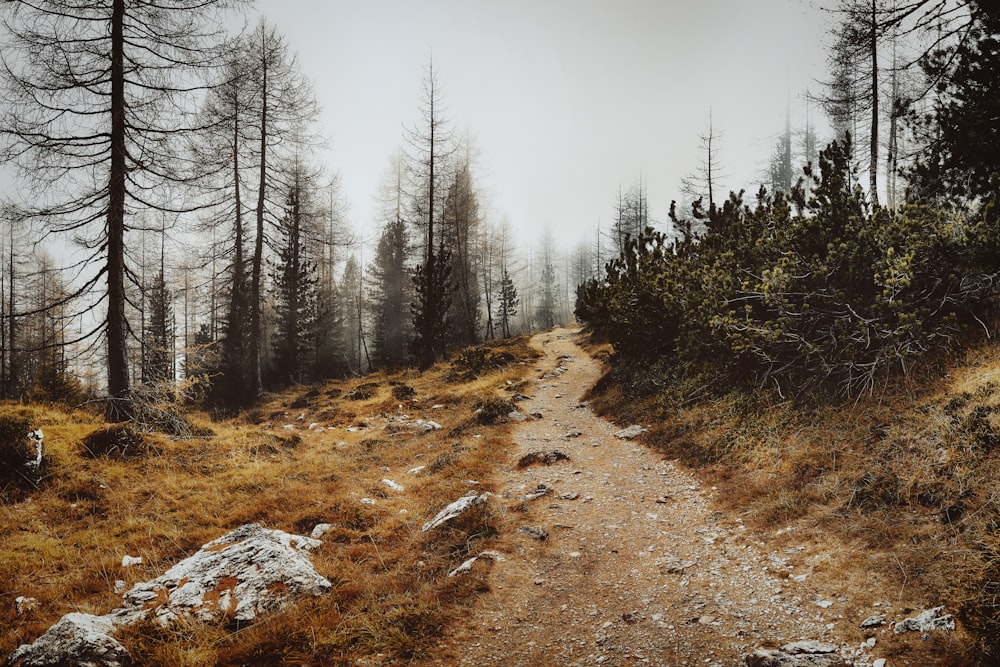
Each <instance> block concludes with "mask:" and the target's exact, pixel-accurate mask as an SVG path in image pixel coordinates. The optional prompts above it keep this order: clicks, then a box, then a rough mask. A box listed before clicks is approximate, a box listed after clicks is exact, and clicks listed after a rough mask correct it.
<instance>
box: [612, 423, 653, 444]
mask: <svg viewBox="0 0 1000 667" xmlns="http://www.w3.org/2000/svg"><path fill="white" fill-rule="evenodd" d="M645 432H646V429H645V428H643V427H642V426H639V425H638V424H632V425H631V426H629V427H627V428H623V429H622V430H620V431H618V432H617V433H615V437H616V438H619V439H620V440H631V439H632V438H635V437H637V436H639V435H641V434H643V433H645Z"/></svg>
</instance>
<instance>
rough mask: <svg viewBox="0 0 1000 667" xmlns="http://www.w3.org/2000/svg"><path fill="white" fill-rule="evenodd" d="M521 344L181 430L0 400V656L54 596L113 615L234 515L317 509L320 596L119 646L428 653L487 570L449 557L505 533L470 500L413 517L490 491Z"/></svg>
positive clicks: (341, 658)
mask: <svg viewBox="0 0 1000 667" xmlns="http://www.w3.org/2000/svg"><path fill="white" fill-rule="evenodd" d="M536 354H537V353H536V352H535V351H533V350H531V349H530V348H529V347H528V346H527V343H526V340H525V339H516V340H512V341H505V342H496V343H493V344H491V345H488V346H484V347H481V348H475V349H470V350H468V351H467V352H465V353H462V354H458V355H456V356H455V357H453V358H452V360H451V361H450V362H442V363H440V364H438V365H436V366H435V367H433V368H432V369H430V370H428V371H426V372H423V373H418V372H416V371H400V372H397V373H377V374H374V375H370V376H367V377H364V378H360V379H355V380H349V381H341V382H330V383H326V384H322V385H316V386H309V387H304V386H303V387H296V388H294V389H291V390H289V391H287V392H283V393H281V394H274V395H267V396H265V398H264V400H262V401H261V402H259V403H258V404H257V405H256V406H254V407H253V408H252V409H250V410H248V411H245V412H243V413H241V414H239V415H238V416H236V417H228V418H213V417H212V415H210V414H207V413H203V412H197V411H194V412H188V413H185V414H184V415H183V420H184V421H185V423H186V424H188V425H189V426H190V427H191V428H190V429H189V430H190V431H191V432H192V433H193V435H189V436H184V437H178V436H170V435H166V434H164V433H162V432H153V431H149V430H140V429H138V428H136V427H135V426H122V425H111V426H109V425H108V424H105V423H104V422H103V415H101V414H100V413H99V412H98V411H90V410H88V409H86V408H78V409H75V410H74V409H68V408H64V407H59V406H55V405H41V404H12V403H8V404H5V405H3V406H2V407H0V427H2V430H3V432H2V433H0V437H2V445H3V461H2V463H3V467H2V469H0V472H2V474H3V484H2V487H0V493H2V498H0V525H2V526H3V530H2V533H0V582H2V583H0V627H2V628H3V629H4V630H3V632H2V633H0V655H4V656H6V655H8V654H10V652H11V651H13V650H14V649H15V648H17V647H18V646H19V645H21V644H24V643H30V642H32V641H34V640H35V639H36V638H37V637H38V636H40V635H41V634H42V633H43V632H45V630H46V629H47V628H48V627H49V626H51V625H52V624H53V623H55V622H56V621H57V620H58V619H59V618H60V617H61V616H63V615H64V614H66V613H68V612H71V611H81V612H87V613H93V614H97V615H100V614H104V613H106V612H108V611H110V610H111V609H113V608H115V607H117V606H118V605H119V604H120V601H121V592H122V590H124V589H127V588H131V587H132V586H133V585H134V584H135V583H137V582H141V581H146V580H149V579H151V578H153V577H156V576H158V575H160V574H161V573H163V572H164V571H165V570H167V569H168V568H170V567H171V566H172V565H173V564H174V563H176V562H178V561H180V560H181V559H183V558H185V557H186V556H189V555H190V554H192V553H193V552H195V551H196V550H197V549H198V548H199V547H200V546H201V545H203V544H205V543H207V542H209V541H211V540H214V539H216V538H217V537H219V536H220V535H223V534H224V533H226V532H228V531H230V530H232V529H233V528H236V527H238V526H241V525H243V524H247V523H259V524H262V525H265V526H267V527H269V528H276V529H280V530H284V531H287V532H290V533H295V534H303V535H308V534H309V533H310V531H312V530H313V528H314V527H315V526H316V525H317V524H321V523H327V524H331V525H332V527H331V528H330V529H329V530H328V532H327V533H326V534H325V535H324V536H323V543H324V547H323V548H322V549H320V550H319V551H318V552H317V553H316V554H314V556H313V560H314V564H315V567H316V569H317V570H318V571H319V572H320V573H321V574H322V575H323V576H325V577H326V578H327V579H329V580H330V582H332V583H333V592H332V594H330V595H329V596H324V597H320V598H317V599H310V600H308V601H306V602H302V603H300V604H296V605H294V606H292V607H291V608H289V609H288V610H287V611H285V612H284V613H280V614H276V615H272V616H268V617H266V618H264V619H263V620H260V621H259V622H257V623H254V624H252V625H245V624H244V625H240V624H238V623H233V622H227V621H226V620H225V619H222V620H220V621H219V622H218V623H214V624H178V625H175V626H171V627H169V628H162V627H160V626H158V625H156V624H153V623H146V624H139V625H138V626H135V627H133V628H129V629H128V630H126V631H125V632H124V636H123V637H122V638H121V641H122V643H123V644H124V646H125V647H126V648H127V649H128V651H129V652H130V654H131V655H132V658H133V659H134V660H135V661H136V664H143V665H164V666H166V665H216V664H230V665H240V664H255V665H263V664H285V662H289V661H290V662H294V663H296V664H298V663H302V662H304V663H311V664H354V662H355V661H356V660H357V659H360V658H363V657H364V656H372V655H376V654H380V653H381V654H384V655H391V656H394V657H395V658H396V659H399V660H402V661H407V660H410V659H417V658H420V657H421V656H425V655H426V654H427V651H428V650H429V648H430V647H431V646H433V645H434V643H435V642H436V641H437V640H438V639H439V638H440V636H441V634H442V633H443V632H445V631H446V628H447V627H448V624H449V623H450V622H452V620H453V619H454V618H455V617H456V615H457V614H458V613H460V611H461V610H462V609H463V608H465V607H466V606H467V605H469V604H470V603H471V601H472V599H473V598H474V596H475V594H476V593H478V592H481V591H483V590H486V588H487V584H486V581H485V574H484V573H481V572H478V571H477V572H475V573H473V574H471V575H470V576H466V577H461V578H449V577H448V576H447V574H448V572H449V571H450V570H452V569H453V568H455V567H456V566H457V565H459V564H460V563H462V562H463V561H464V560H465V559H466V558H467V557H468V554H469V552H470V551H471V550H473V549H476V550H477V551H478V550H482V549H488V548H489V547H490V545H492V544H494V543H495V542H496V541H497V540H498V539H501V534H502V532H503V531H502V523H503V518H502V517H501V516H499V515H498V514H496V513H495V512H494V511H492V510H491V509H487V508H485V507H483V508H479V509H477V511H474V512H470V513H469V514H468V515H466V516H463V517H461V518H460V519H459V520H456V521H453V522H451V523H449V524H448V525H446V526H443V527H441V528H439V529H437V530H435V531H434V533H433V534H425V533H422V532H421V526H422V524H423V523H424V522H425V521H427V520H428V518H430V517H432V516H433V515H434V514H435V513H436V512H438V511H439V510H440V509H441V508H442V507H443V506H445V505H447V504H448V503H450V502H452V501H454V500H455V499H456V498H459V497H461V496H463V495H465V494H466V493H467V492H468V491H469V490H470V489H475V490H478V491H480V492H486V491H491V490H494V489H493V488H492V486H491V479H492V476H493V471H494V470H495V468H496V467H497V466H498V465H502V464H503V463H504V462H505V461H506V457H507V456H508V448H509V439H508V437H507V432H508V428H509V426H507V425H506V424H505V422H506V421H507V419H506V414H507V412H508V411H509V409H510V408H509V403H508V401H509V400H510V398H511V396H512V395H513V394H515V393H516V392H517V391H518V390H519V389H521V388H522V383H523V382H524V378H525V377H526V375H527V371H526V364H527V363H529V362H530V361H531V360H532V359H533V358H534V357H535V356H536ZM29 427H30V428H31V429H41V430H42V432H43V433H44V459H43V462H42V468H41V470H40V471H39V474H38V475H37V476H36V477H34V478H31V479H29V478H27V477H25V476H24V475H21V474H19V471H20V470H21V468H20V467H19V466H20V464H21V463H23V460H24V459H25V458H26V457H29V456H31V457H33V456H34V449H33V448H31V449H30V451H26V447H27V446H26V445H24V444H23V443H24V442H25V438H24V434H25V433H26V432H27V430H26V429H27V428H29ZM15 469H16V470H15ZM388 481H392V482H394V484H395V486H393V485H390V484H389V483H388ZM126 556H129V557H131V558H137V557H138V558H141V559H142V561H141V563H140V564H137V565H129V566H125V565H123V558H124V557H126ZM18 598H21V600H19V601H18V602H17V603H15V600H16V599H18ZM25 599H27V600H25Z"/></svg>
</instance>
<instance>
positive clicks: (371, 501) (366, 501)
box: [361, 498, 375, 505]
mask: <svg viewBox="0 0 1000 667" xmlns="http://www.w3.org/2000/svg"><path fill="white" fill-rule="evenodd" d="M361 502H362V503H364V504H365V505H374V504H375V499H374V498H362V499H361Z"/></svg>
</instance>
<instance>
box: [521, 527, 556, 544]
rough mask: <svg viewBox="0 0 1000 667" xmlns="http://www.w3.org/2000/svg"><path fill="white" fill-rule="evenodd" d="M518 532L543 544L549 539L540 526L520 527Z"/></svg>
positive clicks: (545, 531)
mask: <svg viewBox="0 0 1000 667" xmlns="http://www.w3.org/2000/svg"><path fill="white" fill-rule="evenodd" d="M519 532H521V533H524V534H526V535H528V536H530V537H532V538H533V539H536V540H538V541H539V542H543V541H545V540H547V539H548V538H549V533H548V531H547V530H545V529H544V528H542V527H541V526H521V528H520V529H519Z"/></svg>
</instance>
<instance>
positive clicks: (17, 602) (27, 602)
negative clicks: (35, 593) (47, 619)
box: [14, 595, 38, 616]
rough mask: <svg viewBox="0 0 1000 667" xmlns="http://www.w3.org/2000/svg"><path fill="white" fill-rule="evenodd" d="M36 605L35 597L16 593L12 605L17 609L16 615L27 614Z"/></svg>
mask: <svg viewBox="0 0 1000 667" xmlns="http://www.w3.org/2000/svg"><path fill="white" fill-rule="evenodd" d="M37 606H38V600H37V599H35V598H29V597H25V596H23V595H18V596H17V597H16V598H15V599H14V607H15V608H16V609H17V615H18V616H21V615H22V614H27V613H28V612H29V611H31V610H32V609H34V608H35V607H37Z"/></svg>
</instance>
